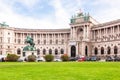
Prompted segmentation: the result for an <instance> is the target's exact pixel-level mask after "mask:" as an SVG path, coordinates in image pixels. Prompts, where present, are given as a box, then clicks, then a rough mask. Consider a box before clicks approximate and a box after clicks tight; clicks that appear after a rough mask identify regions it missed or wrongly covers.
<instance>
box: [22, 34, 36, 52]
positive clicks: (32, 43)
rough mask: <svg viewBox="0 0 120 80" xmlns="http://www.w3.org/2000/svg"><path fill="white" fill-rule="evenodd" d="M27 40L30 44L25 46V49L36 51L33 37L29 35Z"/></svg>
mask: <svg viewBox="0 0 120 80" xmlns="http://www.w3.org/2000/svg"><path fill="white" fill-rule="evenodd" d="M25 42H26V43H28V44H29V45H27V46H26V47H24V48H23V51H35V50H36V49H35V47H34V46H35V43H34V42H33V38H31V37H30V36H27V38H26V39H25Z"/></svg>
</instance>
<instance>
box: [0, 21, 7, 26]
mask: <svg viewBox="0 0 120 80" xmlns="http://www.w3.org/2000/svg"><path fill="white" fill-rule="evenodd" d="M0 26H1V27H9V25H7V24H6V22H2V23H0Z"/></svg>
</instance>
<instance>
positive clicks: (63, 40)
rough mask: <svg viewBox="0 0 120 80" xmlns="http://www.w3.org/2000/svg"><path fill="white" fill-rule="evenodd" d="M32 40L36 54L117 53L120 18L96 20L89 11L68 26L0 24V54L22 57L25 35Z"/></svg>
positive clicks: (103, 54)
mask: <svg viewBox="0 0 120 80" xmlns="http://www.w3.org/2000/svg"><path fill="white" fill-rule="evenodd" d="M28 35H29V36H31V37H32V38H33V39H34V42H35V47H36V49H37V56H43V55H45V54H53V55H61V54H68V55H69V56H70V57H76V56H79V55H83V56H91V55H98V56H106V55H115V54H120V20H114V21H110V22H107V23H102V24H100V23H98V22H97V21H96V20H95V19H93V18H92V17H91V16H90V15H89V14H83V13H81V12H80V13H78V14H77V15H75V16H73V17H72V18H71V20H70V28H69V29H23V28H15V27H9V26H8V25H6V24H5V23H1V24H0V55H7V54H10V53H14V54H17V55H19V56H22V57H25V54H23V48H24V47H25V46H26V45H27V44H26V43H25V39H26V37H27V36H28Z"/></svg>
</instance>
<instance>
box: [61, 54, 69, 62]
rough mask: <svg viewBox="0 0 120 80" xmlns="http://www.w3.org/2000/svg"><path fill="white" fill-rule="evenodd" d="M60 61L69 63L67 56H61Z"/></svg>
mask: <svg viewBox="0 0 120 80" xmlns="http://www.w3.org/2000/svg"><path fill="white" fill-rule="evenodd" d="M61 60H62V61H69V57H68V55H67V54H63V55H62V56H61Z"/></svg>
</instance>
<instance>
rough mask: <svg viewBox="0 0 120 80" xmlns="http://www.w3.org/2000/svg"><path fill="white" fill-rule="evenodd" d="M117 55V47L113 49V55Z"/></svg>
mask: <svg viewBox="0 0 120 80" xmlns="http://www.w3.org/2000/svg"><path fill="white" fill-rule="evenodd" d="M117 53H118V48H117V46H115V47H114V54H117Z"/></svg>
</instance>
